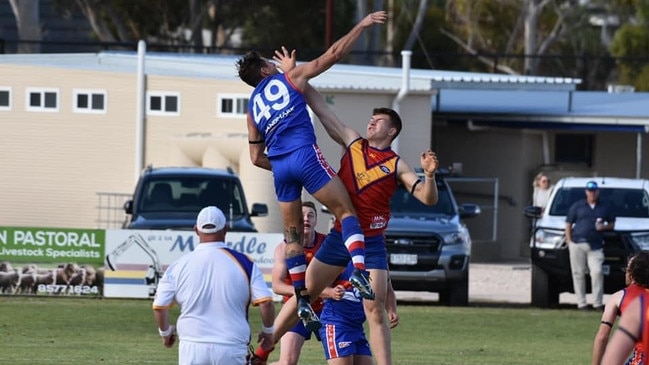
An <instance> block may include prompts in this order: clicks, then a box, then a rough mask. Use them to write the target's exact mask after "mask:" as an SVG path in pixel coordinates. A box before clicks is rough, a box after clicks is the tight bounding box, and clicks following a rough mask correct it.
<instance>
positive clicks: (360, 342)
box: [320, 324, 372, 360]
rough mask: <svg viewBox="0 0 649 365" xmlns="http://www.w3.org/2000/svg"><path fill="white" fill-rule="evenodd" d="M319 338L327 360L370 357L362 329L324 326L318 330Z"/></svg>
mask: <svg viewBox="0 0 649 365" xmlns="http://www.w3.org/2000/svg"><path fill="white" fill-rule="evenodd" d="M320 337H321V338H322V347H323V348H324V353H325V357H326V358H327V360H329V359H336V358H339V357H347V356H353V355H366V356H372V352H371V351H370V344H369V343H368V342H367V339H366V338H365V333H363V327H360V328H358V327H350V326H343V325H340V324H325V325H324V326H322V327H321V328H320Z"/></svg>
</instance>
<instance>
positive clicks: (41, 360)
mask: <svg viewBox="0 0 649 365" xmlns="http://www.w3.org/2000/svg"><path fill="white" fill-rule="evenodd" d="M250 315H251V326H252V328H253V330H254V331H255V332H254V333H255V334H256V332H257V330H258V329H259V328H260V322H259V312H258V311H257V309H256V308H251V311H250ZM399 315H400V318H401V324H400V325H399V327H397V328H396V329H394V330H393V332H392V340H393V344H392V348H393V353H394V363H395V364H397V365H433V364H448V365H463V364H472V365H473V364H485V365H487V364H494V365H496V364H497V365H503V364H517V365H521V364H538V365H546V364H586V363H589V362H590V354H591V350H592V340H593V336H594V334H595V331H596V330H597V327H598V325H599V314H598V313H595V312H589V313H582V312H578V311H576V310H572V309H563V310H538V309H530V308H520V307H519V308H512V307H502V306H494V305H484V306H472V307H468V308H447V307H442V306H439V305H436V304H433V305H409V304H406V303H400V304H399ZM172 316H173V318H174V320H175V317H176V316H177V311H175V312H172ZM0 338H1V341H2V346H1V347H0V364H25V365H26V364H30V365H36V364H174V363H176V356H177V347H176V346H174V348H172V349H167V348H164V347H163V346H162V344H161V342H160V337H159V336H158V333H157V329H156V325H155V321H154V320H153V314H152V311H151V305H150V302H149V301H148V300H116V299H70V298H42V297H39V298H26V297H0ZM276 358H277V353H274V354H273V355H272V356H271V360H272V359H276ZM324 363H325V361H324V358H323V353H322V348H321V346H320V343H319V342H317V341H313V340H312V341H308V342H307V345H305V348H304V350H303V352H302V357H301V361H300V364H324Z"/></svg>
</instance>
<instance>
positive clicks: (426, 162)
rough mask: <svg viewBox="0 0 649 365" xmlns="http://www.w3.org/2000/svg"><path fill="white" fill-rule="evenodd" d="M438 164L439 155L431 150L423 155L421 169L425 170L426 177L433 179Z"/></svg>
mask: <svg viewBox="0 0 649 365" xmlns="http://www.w3.org/2000/svg"><path fill="white" fill-rule="evenodd" d="M438 164H439V162H438V161H437V155H436V154H435V152H433V151H431V150H430V149H428V150H427V151H426V152H424V153H422V154H421V168H422V169H424V173H425V174H426V176H428V177H432V176H433V175H434V174H435V171H437V167H438Z"/></svg>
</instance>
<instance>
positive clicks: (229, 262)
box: [153, 242, 272, 345]
mask: <svg viewBox="0 0 649 365" xmlns="http://www.w3.org/2000/svg"><path fill="white" fill-rule="evenodd" d="M174 300H175V302H177V303H178V304H179V305H180V316H179V317H178V321H177V323H176V328H177V332H178V338H179V339H180V340H181V341H183V340H185V341H193V342H210V343H217V344H226V345H242V344H244V345H245V344H247V343H248V342H249V340H250V325H249V323H248V308H249V305H250V304H252V305H254V306H256V305H259V304H260V303H262V302H267V301H271V300H272V292H271V291H270V289H269V288H268V286H267V285H266V282H265V281H264V277H263V275H262V274H261V271H259V268H258V267H257V265H255V263H254V262H253V261H252V260H250V259H249V258H248V257H247V256H246V255H244V254H242V253H240V252H237V251H234V250H231V249H229V248H227V247H226V246H225V244H224V243H223V242H209V243H201V244H199V245H198V246H197V247H196V249H194V251H192V252H190V253H188V254H186V255H183V256H182V257H181V258H179V259H178V260H176V261H175V262H174V263H173V264H171V265H170V266H169V267H168V268H167V270H166V271H165V273H164V275H163V277H162V279H161V280H160V283H159V284H158V289H157V291H156V295H155V299H154V301H153V308H154V309H165V308H169V307H170V306H171V305H172V304H173V302H174Z"/></svg>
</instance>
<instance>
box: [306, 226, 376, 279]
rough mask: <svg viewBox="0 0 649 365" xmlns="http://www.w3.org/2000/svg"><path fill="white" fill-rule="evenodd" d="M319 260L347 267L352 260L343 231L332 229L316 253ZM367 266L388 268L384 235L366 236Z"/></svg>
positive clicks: (369, 267) (368, 267)
mask: <svg viewBox="0 0 649 365" xmlns="http://www.w3.org/2000/svg"><path fill="white" fill-rule="evenodd" d="M315 257H316V258H317V259H318V261H320V262H323V263H325V264H327V265H332V266H340V267H345V266H347V264H348V263H349V260H351V259H352V258H351V256H349V251H348V250H347V247H345V243H344V242H343V236H342V233H341V232H339V231H336V230H335V229H332V230H331V231H330V232H329V234H328V235H327V237H326V238H325V239H324V241H322V244H321V245H320V248H319V249H318V251H316V253H315ZM365 267H366V268H367V269H378V270H387V269H388V252H387V250H386V249H385V242H384V240H383V235H379V236H372V237H365Z"/></svg>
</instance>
